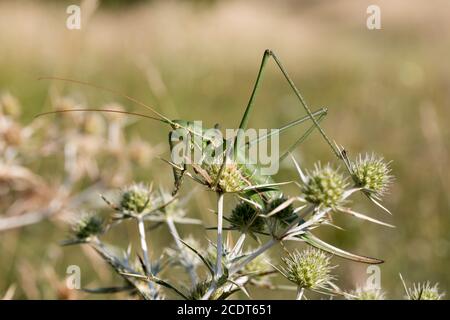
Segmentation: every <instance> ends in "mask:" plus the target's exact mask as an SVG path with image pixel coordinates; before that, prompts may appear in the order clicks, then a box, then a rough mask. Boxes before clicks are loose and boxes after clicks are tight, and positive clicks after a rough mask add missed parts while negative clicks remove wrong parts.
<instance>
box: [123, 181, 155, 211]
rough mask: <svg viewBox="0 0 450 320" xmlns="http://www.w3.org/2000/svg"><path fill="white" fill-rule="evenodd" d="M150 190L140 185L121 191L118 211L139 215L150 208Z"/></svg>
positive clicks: (133, 185)
mask: <svg viewBox="0 0 450 320" xmlns="http://www.w3.org/2000/svg"><path fill="white" fill-rule="evenodd" d="M152 202H153V201H152V194H151V189H150V188H149V187H147V186H145V185H143V184H141V183H139V184H132V185H131V186H129V187H127V188H125V189H124V190H123V191H122V194H121V198H120V209H121V210H125V211H131V212H134V213H141V212H143V211H144V210H146V209H151V208H152V205H153V203H152Z"/></svg>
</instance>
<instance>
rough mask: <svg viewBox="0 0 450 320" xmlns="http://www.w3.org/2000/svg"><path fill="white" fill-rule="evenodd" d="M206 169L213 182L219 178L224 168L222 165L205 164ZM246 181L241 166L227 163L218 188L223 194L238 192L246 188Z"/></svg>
mask: <svg viewBox="0 0 450 320" xmlns="http://www.w3.org/2000/svg"><path fill="white" fill-rule="evenodd" d="M203 167H204V169H205V170H206V172H207V173H208V175H209V176H210V178H211V180H212V182H215V181H216V180H217V177H218V175H219V172H220V168H221V167H222V164H221V163H213V164H204V165H203ZM246 186H247V185H246V180H245V178H244V175H243V174H242V172H241V170H240V168H239V166H238V165H237V164H236V163H226V164H225V166H224V168H223V170H222V173H221V175H220V179H219V183H218V187H219V189H220V191H222V192H225V193H226V192H238V191H241V190H242V189H243V188H245V187H246Z"/></svg>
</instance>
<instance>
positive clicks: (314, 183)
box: [302, 164, 347, 208]
mask: <svg viewBox="0 0 450 320" xmlns="http://www.w3.org/2000/svg"><path fill="white" fill-rule="evenodd" d="M346 187H347V182H346V180H345V178H344V177H343V175H342V174H341V173H340V172H339V171H337V170H336V169H333V168H332V167H331V166H330V165H327V166H326V167H324V168H322V167H321V166H320V164H316V166H315V168H314V170H313V172H312V173H308V175H307V182H306V183H305V184H303V185H302V192H303V194H304V197H305V200H306V201H308V202H310V203H313V204H315V205H321V206H324V207H326V208H335V207H337V206H339V205H340V204H342V203H343V201H344V199H343V196H344V191H345V188H346Z"/></svg>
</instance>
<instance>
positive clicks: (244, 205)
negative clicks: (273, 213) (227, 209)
mask: <svg viewBox="0 0 450 320" xmlns="http://www.w3.org/2000/svg"><path fill="white" fill-rule="evenodd" d="M257 215H258V211H257V210H256V208H255V207H254V206H253V205H251V204H250V203H248V202H247V201H241V202H239V203H238V204H237V206H236V207H235V208H234V209H233V211H232V212H231V216H230V223H231V225H232V226H233V227H235V228H237V229H239V230H241V231H245V230H250V231H254V232H262V231H264V227H265V222H264V219H263V218H261V217H258V216H257Z"/></svg>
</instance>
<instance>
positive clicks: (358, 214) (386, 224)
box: [337, 207, 395, 228]
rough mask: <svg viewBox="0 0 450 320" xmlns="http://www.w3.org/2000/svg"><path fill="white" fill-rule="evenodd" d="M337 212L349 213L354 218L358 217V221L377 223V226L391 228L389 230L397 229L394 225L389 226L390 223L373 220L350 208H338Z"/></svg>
mask: <svg viewBox="0 0 450 320" xmlns="http://www.w3.org/2000/svg"><path fill="white" fill-rule="evenodd" d="M337 210H338V211H340V212H342V213H347V214H349V215H352V216H354V217H356V218H358V219H362V220H366V221H369V222H373V223H376V224H379V225H382V226H386V227H389V228H395V226H394V225H392V224H389V223H386V222H383V221H380V220H377V219H374V218H371V217H369V216H366V215H365V214H362V213H359V212H356V211H353V210H351V209H350V208H343V207H338V208H337Z"/></svg>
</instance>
